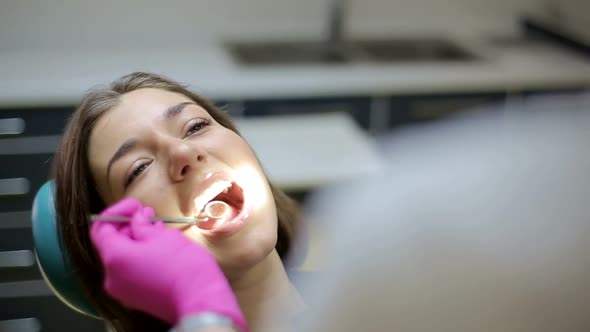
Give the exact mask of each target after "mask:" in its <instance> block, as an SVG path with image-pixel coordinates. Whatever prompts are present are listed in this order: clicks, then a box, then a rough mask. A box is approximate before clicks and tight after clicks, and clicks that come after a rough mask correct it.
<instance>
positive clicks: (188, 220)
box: [90, 201, 229, 224]
mask: <svg viewBox="0 0 590 332" xmlns="http://www.w3.org/2000/svg"><path fill="white" fill-rule="evenodd" d="M220 209H221V210H222V213H215V212H216V211H217V210H220ZM228 211H229V205H228V204H227V203H226V202H223V201H212V202H209V203H207V204H206V205H205V207H204V208H203V210H201V213H199V215H198V216H196V217H157V216H155V217H150V218H149V220H150V221H153V222H155V221H162V222H165V223H174V224H196V223H200V222H205V221H208V220H209V219H221V218H223V217H225V216H226V215H227V213H228ZM90 220H91V221H97V220H100V221H108V222H129V221H130V220H131V217H126V216H102V217H101V216H100V215H98V214H93V215H91V216H90Z"/></svg>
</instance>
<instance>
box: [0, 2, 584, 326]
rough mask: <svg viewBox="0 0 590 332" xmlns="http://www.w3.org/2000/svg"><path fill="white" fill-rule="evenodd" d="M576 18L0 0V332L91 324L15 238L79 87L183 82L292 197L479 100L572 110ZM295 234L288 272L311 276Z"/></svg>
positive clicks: (512, 7)
mask: <svg viewBox="0 0 590 332" xmlns="http://www.w3.org/2000/svg"><path fill="white" fill-rule="evenodd" d="M589 13H590V2H588V1H584V0H561V1H560V0H496V1H490V0H447V1H436V0H411V1H410V0H363V1H361V0H354V1H353V0H347V1H344V0H341V1H330V0H299V1H294V0H243V1H228V0H215V1H213V0H193V1H188V0H171V1H153V0H146V1H139V0H129V1H114V0H107V1H74V0H69V1H66V0H62V1H51V2H49V1H34V0H22V1H9V0H2V1H1V2H0V161H1V163H2V167H1V168H0V330H1V331H70V330H71V331H79V330H85V331H103V330H104V326H103V325H102V323H101V322H100V321H97V320H94V319H92V318H88V317H85V316H82V315H79V314H77V313H75V312H73V311H71V310H70V309H68V308H67V307H66V306H65V305H63V304H62V303H61V302H59V300H58V299H57V298H55V297H54V296H53V295H52V294H51V292H50V290H49V289H48V288H47V287H46V286H45V284H44V283H43V281H42V280H41V277H40V275H39V272H38V270H37V268H36V265H35V261H34V254H33V251H32V249H33V246H32V239H31V230H30V208H31V204H32V200H33V197H34V194H35V192H36V191H37V189H38V188H39V186H40V185H41V184H42V183H44V182H45V181H46V180H47V177H48V171H49V167H50V163H51V157H52V155H53V152H54V150H55V147H56V145H57V143H58V142H59V138H60V135H61V132H62V129H63V127H64V124H65V122H66V120H67V118H68V116H69V114H71V112H72V111H73V110H74V109H75V107H76V105H77V103H78V102H79V100H80V98H81V96H82V95H83V94H84V93H85V92H86V91H87V90H88V89H89V88H92V87H94V86H97V85H104V84H108V83H109V82H111V81H112V80H114V79H116V78H118V77H119V76H121V75H124V74H128V73H131V72H133V71H150V72H155V73H159V74H163V75H166V76H168V77H170V78H172V79H174V80H178V81H181V82H183V83H185V84H187V85H189V87H190V88H191V89H192V90H194V91H195V92H197V93H200V94H202V95H204V96H206V97H208V98H210V99H212V100H213V101H215V102H216V103H217V104H218V105H220V106H221V107H223V108H224V109H226V110H227V112H229V113H230V114H231V115H233V116H234V117H235V119H236V120H237V122H238V125H239V128H240V129H241V131H242V132H243V134H244V136H245V137H246V139H247V140H248V141H249V142H250V144H251V145H252V146H253V148H254V150H255V151H256V152H257V154H258V155H259V157H260V159H261V161H262V164H263V166H264V167H265V168H266V169H267V171H268V173H269V176H270V178H271V179H272V180H273V181H275V183H277V184H279V185H280V186H281V187H283V188H284V189H285V190H287V191H288V192H289V193H290V194H291V195H293V196H294V197H295V198H297V199H298V200H300V201H301V202H305V198H306V197H307V195H308V194H309V193H311V192H313V191H315V190H317V189H319V188H321V187H323V186H324V185H326V184H330V183H334V182H338V181H344V180H347V179H351V178H356V177H359V176H363V175H367V174H371V173H374V172H376V171H378V170H380V169H381V168H382V164H383V160H382V153H381V151H380V149H379V147H378V145H377V144H376V143H375V142H376V139H377V138H379V137H381V136H383V135H387V134H389V133H391V132H392V131H396V130H399V129H401V128H405V127H408V126H419V125H421V124H424V123H432V122H433V121H436V120H439V119H445V118H447V117H449V116H452V115H456V114H465V113H466V112H474V111H476V110H479V109H482V108H488V107H493V108H494V109H495V110H496V111H497V112H505V113H514V112H519V111H521V110H522V109H523V107H524V109H527V110H530V111H534V110H535V107H543V106H542V105H547V104H548V103H552V104H551V105H553V106H552V107H551V108H552V109H554V110H556V111H558V110H559V109H560V108H580V109H583V108H584V107H585V109H586V110H590V107H588V103H589V102H588V98H584V97H583V96H587V92H588V89H589V88H590V14H589ZM581 96H582V97H581ZM530 105H537V106H535V107H530ZM521 106H523V107H521ZM313 227H314V225H313V224H311V225H310V228H311V229H312V231H311V232H310V234H311V235H310V250H309V253H308V257H307V259H306V260H305V262H304V264H303V266H302V270H310V271H313V270H315V269H316V268H317V266H316V261H317V257H316V256H317V255H319V254H318V253H317V247H318V245H317V243H320V242H321V231H314V229H313ZM65 322H67V323H65ZM66 324H67V325H66Z"/></svg>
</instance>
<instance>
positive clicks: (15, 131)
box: [0, 118, 26, 136]
mask: <svg viewBox="0 0 590 332" xmlns="http://www.w3.org/2000/svg"><path fill="white" fill-rule="evenodd" d="M25 127H26V125H25V120H23V119H21V118H8V119H0V136H3V135H19V134H22V133H24V132H25Z"/></svg>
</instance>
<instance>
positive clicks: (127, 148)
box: [107, 101, 196, 181]
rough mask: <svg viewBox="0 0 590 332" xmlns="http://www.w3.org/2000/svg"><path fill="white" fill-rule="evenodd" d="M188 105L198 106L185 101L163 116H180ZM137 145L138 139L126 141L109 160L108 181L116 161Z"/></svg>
mask: <svg viewBox="0 0 590 332" xmlns="http://www.w3.org/2000/svg"><path fill="white" fill-rule="evenodd" d="M188 105H196V103H194V102H190V101H185V102H182V103H179V104H176V105H174V106H170V107H168V108H167V109H165V110H164V112H163V113H162V115H163V117H164V118H165V119H172V118H174V117H175V116H177V115H178V114H180V113H181V112H182V110H184V108H185V107H186V106H188ZM137 144H138V141H137V139H135V138H130V139H128V140H126V141H125V142H124V143H123V144H121V146H119V148H118V149H117V151H116V152H115V154H113V156H112V157H111V159H110V160H109V163H108V166H107V181H108V179H109V177H110V174H111V168H112V166H113V164H114V163H115V161H117V160H119V159H121V158H122V157H123V156H124V155H126V154H127V153H129V151H131V150H132V149H133V148H134V147H135V146H137Z"/></svg>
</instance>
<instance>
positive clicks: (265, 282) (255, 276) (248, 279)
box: [230, 250, 303, 331]
mask: <svg viewBox="0 0 590 332" xmlns="http://www.w3.org/2000/svg"><path fill="white" fill-rule="evenodd" d="M230 284H231V286H232V289H233V291H234V293H235V294H236V297H237V299H238V302H239V304H240V307H241V308H242V311H243V312H244V315H245V316H246V319H247V320H248V322H249V323H250V325H251V327H252V330H253V331H255V330H259V329H264V328H265V326H264V325H267V324H273V323H271V322H268V317H269V316H272V317H275V316H276V314H279V315H280V316H281V318H280V319H281V320H283V319H287V320H288V319H289V318H290V317H293V316H294V315H296V314H297V313H299V312H300V311H301V310H302V309H303V302H302V300H301V298H300V296H299V293H298V292H297V290H296V289H295V288H294V287H293V285H292V284H291V281H290V280H289V277H288V276H287V273H286V271H285V267H284V266H283V263H282V261H281V259H280V257H279V255H278V253H277V251H276V250H273V251H272V253H271V254H270V255H268V256H267V257H266V258H265V259H264V260H263V261H262V262H260V263H258V264H257V265H256V266H255V267H253V268H251V269H250V270H248V271H247V272H246V273H243V274H241V275H240V276H239V277H236V278H232V279H231V280H230ZM269 311H272V315H269V314H268V312H269ZM263 315H264V316H265V317H263ZM265 318H266V321H265V322H263V320H264V319H265Z"/></svg>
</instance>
